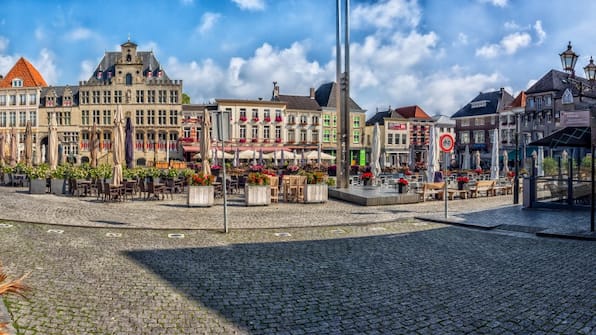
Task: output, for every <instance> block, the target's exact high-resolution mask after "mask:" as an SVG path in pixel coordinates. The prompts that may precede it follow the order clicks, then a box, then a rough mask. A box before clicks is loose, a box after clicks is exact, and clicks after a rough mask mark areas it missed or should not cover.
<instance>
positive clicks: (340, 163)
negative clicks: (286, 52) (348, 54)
mask: <svg viewBox="0 0 596 335" xmlns="http://www.w3.org/2000/svg"><path fill="white" fill-rule="evenodd" d="M340 8H341V0H337V1H336V13H335V14H336V27H335V40H336V45H335V86H336V88H337V89H336V92H335V116H336V120H337V124H336V128H337V129H336V132H337V136H336V141H337V150H336V153H335V164H336V175H337V183H336V185H337V187H338V188H347V187H348V176H349V175H346V176H344V151H343V150H344V147H343V144H344V141H343V133H342V128H343V126H342V125H343V122H342V120H343V117H342V113H341V110H342V108H341V107H342V99H341V92H342V88H341V84H342V72H341V10H340Z"/></svg>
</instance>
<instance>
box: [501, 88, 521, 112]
mask: <svg viewBox="0 0 596 335" xmlns="http://www.w3.org/2000/svg"><path fill="white" fill-rule="evenodd" d="M520 107H521V108H525V107H526V92H524V91H521V92H520V93H519V94H518V95H517V96H516V97H515V99H513V101H512V102H511V103H510V104H509V106H507V107H505V108H506V109H512V108H520Z"/></svg>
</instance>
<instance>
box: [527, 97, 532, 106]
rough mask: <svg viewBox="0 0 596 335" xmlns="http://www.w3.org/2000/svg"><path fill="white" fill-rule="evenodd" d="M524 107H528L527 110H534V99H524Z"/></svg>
mask: <svg viewBox="0 0 596 335" xmlns="http://www.w3.org/2000/svg"><path fill="white" fill-rule="evenodd" d="M526 105H528V107H529V108H534V98H533V97H528V98H527V99H526Z"/></svg>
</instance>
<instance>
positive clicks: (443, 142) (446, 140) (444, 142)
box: [439, 134, 455, 152]
mask: <svg viewBox="0 0 596 335" xmlns="http://www.w3.org/2000/svg"><path fill="white" fill-rule="evenodd" d="M454 146H455V139H454V138H453V136H451V134H443V135H441V137H439V148H441V151H443V152H451V150H453V147H454Z"/></svg>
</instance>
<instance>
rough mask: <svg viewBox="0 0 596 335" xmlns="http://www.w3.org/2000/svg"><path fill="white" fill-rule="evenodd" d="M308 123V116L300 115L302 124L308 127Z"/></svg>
mask: <svg viewBox="0 0 596 335" xmlns="http://www.w3.org/2000/svg"><path fill="white" fill-rule="evenodd" d="M307 123H308V117H307V116H306V115H300V124H301V125H306V124H307Z"/></svg>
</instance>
